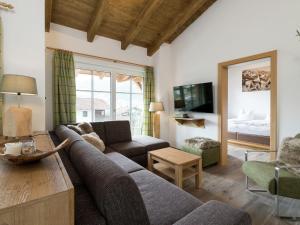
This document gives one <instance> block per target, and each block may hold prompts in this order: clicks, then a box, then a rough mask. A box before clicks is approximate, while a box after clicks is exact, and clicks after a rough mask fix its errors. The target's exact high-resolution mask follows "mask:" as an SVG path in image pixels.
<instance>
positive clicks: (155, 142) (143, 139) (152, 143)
mask: <svg viewBox="0 0 300 225" xmlns="http://www.w3.org/2000/svg"><path fill="white" fill-rule="evenodd" d="M132 140H133V141H136V142H138V143H140V144H142V145H145V147H146V151H152V150H156V149H161V148H166V147H169V146H170V145H169V143H168V142H166V141H164V140H161V139H158V138H154V137H150V136H143V135H140V136H134V137H133V138H132Z"/></svg>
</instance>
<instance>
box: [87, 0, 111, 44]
mask: <svg viewBox="0 0 300 225" xmlns="http://www.w3.org/2000/svg"><path fill="white" fill-rule="evenodd" d="M106 7H107V0H98V3H97V7H96V8H95V11H94V14H93V16H92V17H91V20H90V24H89V26H88V29H87V40H88V41H89V42H93V41H94V38H95V36H96V34H97V31H98V29H99V27H100V25H101V23H102V21H103V18H104V13H105V10H106Z"/></svg>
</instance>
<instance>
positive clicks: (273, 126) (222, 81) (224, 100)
mask: <svg viewBox="0 0 300 225" xmlns="http://www.w3.org/2000/svg"><path fill="white" fill-rule="evenodd" d="M264 59H269V61H270V80H271V83H270V87H269V90H270V140H269V143H270V145H269V146H270V147H269V150H270V151H276V150H277V51H276V50H275V51H270V52H265V53H261V54H257V55H252V56H248V57H243V58H239V59H235V60H230V61H227V62H222V63H219V67H218V69H219V71H218V73H219V77H218V84H219V94H218V95H219V96H218V109H219V140H220V142H221V159H220V163H221V165H226V164H227V157H228V141H227V140H228V74H229V73H228V70H229V68H230V67H231V66H234V65H238V64H243V63H249V62H252V61H258V60H264ZM275 157H276V154H273V153H272V154H271V158H272V159H275Z"/></svg>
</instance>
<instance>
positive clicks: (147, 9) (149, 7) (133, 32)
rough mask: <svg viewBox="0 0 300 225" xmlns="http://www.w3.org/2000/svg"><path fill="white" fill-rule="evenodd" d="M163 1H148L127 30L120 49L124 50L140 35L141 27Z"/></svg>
mask: <svg viewBox="0 0 300 225" xmlns="http://www.w3.org/2000/svg"><path fill="white" fill-rule="evenodd" d="M162 2H163V0H148V1H147V3H146V4H145V6H144V7H143V10H142V11H141V12H140V14H139V15H138V16H137V18H136V19H135V21H134V23H133V24H132V25H131V27H130V28H129V29H128V32H127V33H126V36H125V38H124V39H123V40H122V43H121V48H122V49H123V50H125V49H126V48H127V47H128V46H129V44H131V43H132V41H134V39H135V37H136V36H137V35H138V34H139V33H140V31H141V29H142V28H143V26H144V25H145V24H146V23H147V21H148V20H149V19H150V18H151V16H152V15H153V13H154V12H155V11H156V10H157V9H158V7H159V6H160V5H161V3H162Z"/></svg>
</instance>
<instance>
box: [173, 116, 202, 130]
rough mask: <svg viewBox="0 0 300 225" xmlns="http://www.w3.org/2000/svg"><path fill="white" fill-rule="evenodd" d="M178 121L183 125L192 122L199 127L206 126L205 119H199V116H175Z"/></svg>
mask: <svg viewBox="0 0 300 225" xmlns="http://www.w3.org/2000/svg"><path fill="white" fill-rule="evenodd" d="M174 119H175V120H176V121H177V122H178V123H180V124H181V125H184V124H186V123H192V124H194V125H196V126H197V127H203V128H205V119H198V118H180V117H175V118H174Z"/></svg>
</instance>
